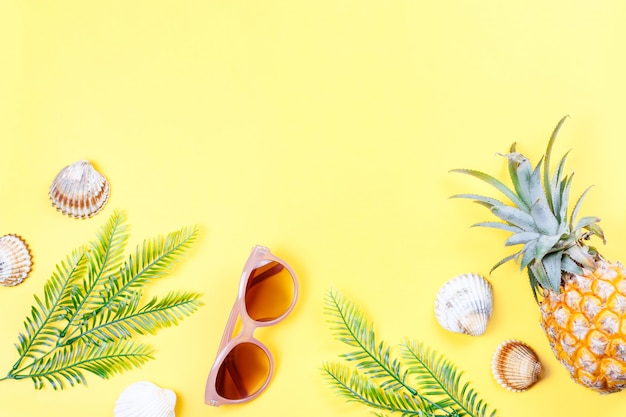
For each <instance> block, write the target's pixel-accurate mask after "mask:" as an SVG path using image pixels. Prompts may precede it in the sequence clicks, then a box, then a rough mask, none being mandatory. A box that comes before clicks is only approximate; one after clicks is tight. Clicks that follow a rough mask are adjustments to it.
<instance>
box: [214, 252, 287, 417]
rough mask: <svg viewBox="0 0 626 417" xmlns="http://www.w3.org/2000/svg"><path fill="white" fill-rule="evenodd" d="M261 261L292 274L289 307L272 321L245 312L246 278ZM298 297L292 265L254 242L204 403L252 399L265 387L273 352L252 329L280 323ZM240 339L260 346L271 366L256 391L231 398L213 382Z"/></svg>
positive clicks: (267, 382) (272, 373) (270, 375)
mask: <svg viewBox="0 0 626 417" xmlns="http://www.w3.org/2000/svg"><path fill="white" fill-rule="evenodd" d="M263 261H267V262H271V261H274V262H277V263H278V264H280V265H281V266H283V267H284V268H285V269H286V270H287V271H288V272H289V274H290V275H291V278H292V279H293V289H294V293H293V300H291V304H290V305H289V308H287V310H286V311H285V312H284V313H283V314H282V315H281V316H279V317H277V318H276V319H274V320H271V321H257V320H254V319H252V318H251V317H250V316H249V315H248V312H247V310H246V300H245V296H246V288H247V285H248V279H249V278H250V275H251V274H252V271H253V270H254V269H255V268H257V267H259V266H260V265H263ZM297 299H298V279H297V278H296V274H295V272H294V271H293V269H291V267H290V266H289V265H288V264H287V263H286V262H285V261H283V260H282V259H280V258H278V257H277V256H275V255H273V254H272V253H271V252H270V250H269V248H266V247H264V246H260V245H257V246H255V247H254V248H253V249H252V252H251V253H250V256H249V257H248V260H247V261H246V263H245V265H244V268H243V272H242V274H241V279H240V281H239V295H238V296H237V300H236V301H235V305H234V306H233V309H232V310H231V312H230V316H229V317H228V321H227V323H226V328H225V329H224V334H223V336H222V341H221V342H220V346H219V349H218V352H217V357H216V358H215V361H214V363H213V366H212V367H211V371H210V372H209V376H208V378H207V382H206V388H205V391H204V402H205V404H208V405H211V406H215V407H217V406H220V405H223V404H240V403H244V402H247V401H250V400H253V399H254V398H256V397H257V396H258V395H259V394H261V393H262V392H263V391H264V390H265V389H266V388H267V386H268V385H269V382H270V380H271V379H272V376H273V375H274V358H273V357H272V354H271V352H270V351H269V349H268V348H267V347H266V346H265V345H264V344H263V343H261V342H260V341H259V340H258V339H255V338H254V336H253V334H254V330H255V329H256V328H258V327H267V326H273V325H275V324H277V323H279V322H280V321H282V320H284V319H285V317H287V316H288V315H289V313H291V311H292V310H293V308H294V307H295V305H296V301H297ZM239 317H241V330H240V332H239V333H238V334H237V335H235V336H234V337H233V336H232V333H233V330H234V328H235V325H236V324H237V319H238V318H239ZM231 337H232V338H231ZM241 343H252V344H254V345H256V346H258V347H260V348H261V349H262V350H263V351H264V352H265V354H266V355H267V358H268V360H269V365H270V369H269V372H268V375H267V379H266V380H265V382H264V383H263V385H262V386H261V388H259V389H258V390H257V391H256V392H254V393H253V394H251V395H250V396H248V397H245V398H242V399H240V400H231V399H228V398H224V397H222V396H221V395H219V394H218V393H217V388H216V386H215V384H216V381H217V375H218V372H219V370H220V368H221V366H222V364H223V362H224V360H225V359H226V357H227V356H228V355H229V354H230V352H231V351H232V350H233V349H234V348H235V347H236V346H237V345H239V344H241Z"/></svg>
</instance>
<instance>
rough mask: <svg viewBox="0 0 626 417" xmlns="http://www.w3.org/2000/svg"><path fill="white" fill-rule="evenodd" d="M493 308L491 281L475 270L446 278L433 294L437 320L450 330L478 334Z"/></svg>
mask: <svg viewBox="0 0 626 417" xmlns="http://www.w3.org/2000/svg"><path fill="white" fill-rule="evenodd" d="M492 309H493V293H492V289H491V284H490V283H489V281H487V280H486V279H485V278H484V277H483V276H481V275H478V274H471V273H470V274H462V275H458V276H456V277H454V278H452V279H451V280H449V281H448V282H446V283H445V284H444V285H443V286H442V287H441V288H440V289H439V292H438V293H437V296H436V297H435V316H436V318H437V321H438V322H439V324H440V325H441V326H442V327H443V328H444V329H446V330H449V331H451V332H454V333H463V334H469V335H471V336H480V335H481V334H483V333H484V332H485V330H486V329H487V323H488V322H489V319H490V318H491V311H492Z"/></svg>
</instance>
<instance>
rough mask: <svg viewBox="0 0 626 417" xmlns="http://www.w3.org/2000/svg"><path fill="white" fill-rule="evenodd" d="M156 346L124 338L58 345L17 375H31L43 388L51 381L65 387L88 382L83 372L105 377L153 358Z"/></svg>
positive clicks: (22, 376)
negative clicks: (153, 347) (119, 340)
mask: <svg viewBox="0 0 626 417" xmlns="http://www.w3.org/2000/svg"><path fill="white" fill-rule="evenodd" d="M153 353H154V350H153V349H152V348H151V347H149V346H146V345H143V344H139V343H134V342H132V341H121V342H112V343H102V344H100V345H90V344H86V343H81V342H77V343H73V344H72V345H71V346H64V347H61V348H58V349H55V350H54V351H53V352H52V353H51V354H49V355H47V356H45V357H43V358H42V359H41V360H39V361H37V362H35V363H34V364H33V366H32V367H29V368H28V369H24V372H25V373H24V374H22V373H20V372H18V373H17V374H16V375H15V376H14V378H15V379H22V378H30V379H32V380H33V382H34V384H35V388H37V389H41V388H43V387H44V386H45V383H46V382H47V383H49V384H50V385H51V386H52V387H53V388H54V389H63V388H65V386H66V384H69V385H70V386H74V385H77V384H83V385H84V384H86V380H85V376H84V372H90V373H93V374H95V375H98V376H99V377H101V378H103V379H108V378H110V377H111V376H113V375H115V374H117V373H121V372H123V371H127V370H130V369H132V368H133V367H139V366H141V365H142V364H144V363H145V362H147V361H148V360H150V359H153V356H152V354H153Z"/></svg>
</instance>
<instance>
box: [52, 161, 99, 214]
mask: <svg viewBox="0 0 626 417" xmlns="http://www.w3.org/2000/svg"><path fill="white" fill-rule="evenodd" d="M110 191H111V188H110V185H109V181H108V180H107V179H106V177H105V176H104V175H102V174H101V173H99V172H98V171H96V169H95V168H94V167H93V165H91V163H90V162H89V161H85V160H83V161H78V162H74V163H73V164H71V165H68V166H66V167H65V168H63V169H62V170H61V171H60V172H59V173H58V174H57V176H56V177H55V178H54V181H52V184H51V185H50V191H49V193H48V194H49V195H50V201H52V205H53V206H54V207H56V209H57V210H58V211H60V212H61V213H63V214H66V215H68V216H70V217H74V218H76V219H86V218H88V217H91V216H93V215H95V214H96V213H98V212H99V211H100V210H102V208H103V207H104V205H105V204H106V202H107V201H108V200H109V193H110Z"/></svg>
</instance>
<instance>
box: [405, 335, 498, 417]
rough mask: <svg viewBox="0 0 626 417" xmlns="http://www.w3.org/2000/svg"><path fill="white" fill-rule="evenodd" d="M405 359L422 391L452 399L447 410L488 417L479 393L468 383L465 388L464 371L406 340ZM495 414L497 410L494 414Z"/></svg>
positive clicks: (433, 351) (418, 344)
mask: <svg viewBox="0 0 626 417" xmlns="http://www.w3.org/2000/svg"><path fill="white" fill-rule="evenodd" d="M403 357H404V359H405V360H406V363H407V365H408V366H409V372H410V373H411V374H412V375H414V377H415V379H416V381H417V383H418V389H419V390H420V392H423V393H424V394H425V395H430V396H445V397H447V398H448V401H447V402H446V407H453V408H454V410H455V411H456V412H457V413H459V414H460V415H471V416H476V417H484V416H485V415H486V413H487V404H486V403H485V402H484V401H482V400H478V399H477V394H476V392H475V391H474V390H473V389H471V388H470V387H469V385H468V384H467V383H466V384H464V385H461V375H462V373H461V372H458V371H457V369H456V367H455V366H454V365H453V364H452V363H451V362H450V361H449V360H448V359H446V358H444V357H443V356H441V355H440V354H438V353H437V352H436V351H435V350H433V349H431V348H429V347H427V346H426V345H424V344H423V343H420V342H416V341H414V340H406V341H405V343H404V345H403ZM490 415H491V416H494V415H495V410H494V411H493V412H492V413H491V414H490Z"/></svg>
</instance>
